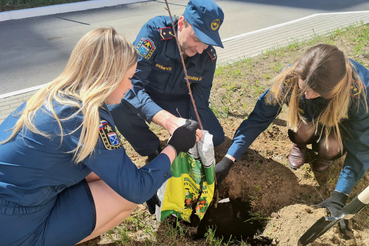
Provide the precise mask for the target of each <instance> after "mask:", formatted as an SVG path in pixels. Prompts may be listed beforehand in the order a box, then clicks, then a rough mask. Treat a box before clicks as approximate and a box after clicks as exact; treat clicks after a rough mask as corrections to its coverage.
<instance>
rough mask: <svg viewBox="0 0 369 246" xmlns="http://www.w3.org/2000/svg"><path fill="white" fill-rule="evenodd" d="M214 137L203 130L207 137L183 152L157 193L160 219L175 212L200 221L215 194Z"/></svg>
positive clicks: (157, 214)
mask: <svg viewBox="0 0 369 246" xmlns="http://www.w3.org/2000/svg"><path fill="white" fill-rule="evenodd" d="M212 138H213V136H212V135H211V134H210V133H208V132H207V131H203V137H202V139H201V140H200V141H198V142H197V143H196V145H195V146H194V147H193V148H192V149H190V150H189V153H183V152H181V153H180V154H179V155H178V156H177V158H176V159H175V160H174V161H173V163H172V167H171V173H172V175H173V177H171V178H170V179H168V180H167V181H166V182H165V183H164V184H163V185H162V187H161V188H160V189H159V190H158V192H157V194H158V197H159V199H160V201H161V206H160V207H159V206H157V207H156V211H155V214H156V218H157V220H158V221H162V220H164V219H165V218H166V217H168V216H169V215H171V214H173V215H175V216H177V217H178V218H179V219H183V220H185V221H187V222H190V223H194V221H200V220H201V219H202V218H203V217H204V214H205V212H206V210H207V209H208V207H209V204H210V202H211V201H212V199H213V195H214V187H215V184H214V165H215V158H214V146H213V140H212Z"/></svg>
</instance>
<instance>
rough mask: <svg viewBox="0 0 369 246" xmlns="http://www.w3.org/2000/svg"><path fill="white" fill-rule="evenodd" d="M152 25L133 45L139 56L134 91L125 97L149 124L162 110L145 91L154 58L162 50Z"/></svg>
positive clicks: (143, 31)
mask: <svg viewBox="0 0 369 246" xmlns="http://www.w3.org/2000/svg"><path fill="white" fill-rule="evenodd" d="M150 23H151V22H150V21H149V22H148V23H146V24H145V25H144V26H143V27H142V28H141V31H140V32H139V34H138V35H137V38H136V40H135V41H134V43H133V44H134V45H135V47H136V50H137V53H138V55H139V56H138V61H137V69H136V73H135V75H134V77H133V78H132V89H130V90H129V91H128V92H127V93H126V95H125V97H124V100H126V101H128V102H129V103H130V104H131V105H132V106H134V107H135V108H136V109H137V110H138V112H139V113H140V114H141V116H143V117H145V120H146V121H148V122H151V120H152V117H154V115H155V114H156V113H157V112H159V111H160V110H162V108H161V107H159V106H158V105H157V104H156V103H155V102H154V101H153V100H152V99H151V97H150V96H149V95H148V94H147V93H146V91H145V86H146V85H147V84H148V76H149V74H150V72H151V70H152V68H153V64H154V63H153V60H154V57H155V56H156V54H157V53H159V52H160V50H161V47H160V37H159V32H158V31H157V29H156V27H155V26H154V24H150Z"/></svg>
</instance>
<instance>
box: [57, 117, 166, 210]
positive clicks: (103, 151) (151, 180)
mask: <svg viewBox="0 0 369 246" xmlns="http://www.w3.org/2000/svg"><path fill="white" fill-rule="evenodd" d="M100 115H105V117H103V118H102V120H101V122H100V123H101V124H100V127H99V129H96V130H98V131H99V138H98V142H97V144H96V147H95V150H94V152H93V153H91V154H90V156H88V157H87V158H86V159H85V160H84V161H83V164H85V165H86V166H87V167H88V168H89V169H91V171H92V172H94V173H96V175H98V176H99V177H100V178H101V179H102V180H103V181H104V182H105V183H107V184H108V185H109V186H110V187H111V188H112V189H113V190H114V191H115V192H117V193H118V194H119V195H121V196H122V197H124V198H125V199H127V200H128V201H131V202H133V203H136V204H140V203H143V202H145V201H147V200H148V199H150V198H151V197H152V196H153V195H154V194H155V192H156V191H157V190H158V189H159V188H160V187H161V185H162V184H163V183H164V182H165V181H166V180H167V179H168V178H170V177H171V173H170V167H171V163H170V159H169V157H168V156H167V155H165V154H160V155H159V156H158V157H157V158H155V159H154V160H153V161H152V162H150V163H148V164H147V165H145V166H144V167H141V168H137V166H136V165H135V164H134V163H133V162H132V161H131V159H130V158H129V157H128V156H127V154H126V152H125V150H124V147H123V145H122V142H121V140H119V134H118V133H117V132H116V131H115V130H114V129H115V126H114V122H113V120H112V118H111V116H110V115H109V113H107V112H100ZM105 119H107V120H105ZM102 122H104V123H102ZM102 127H106V129H109V130H108V131H106V132H105V133H106V134H105V135H102V134H101V131H102ZM79 135H80V134H79V133H77V132H76V133H74V134H73V135H72V136H70V137H68V138H67V139H65V141H63V145H67V146H71V147H70V149H73V148H75V146H77V143H78V140H79Z"/></svg>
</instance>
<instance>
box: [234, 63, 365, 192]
mask: <svg viewBox="0 0 369 246" xmlns="http://www.w3.org/2000/svg"><path fill="white" fill-rule="evenodd" d="M351 63H352V64H353V65H354V67H355V69H356V72H357V73H358V74H359V76H360V78H361V80H362V81H363V83H364V85H365V87H366V88H367V89H368V87H369V71H368V70H367V69H366V68H365V67H364V66H362V65H361V64H359V63H357V62H355V61H352V60H351ZM268 92H269V90H267V91H266V92H264V93H263V94H262V95H261V96H260V98H259V99H258V101H257V103H256V105H255V108H254V110H253V111H252V113H251V114H250V116H249V117H248V119H246V120H244V121H243V122H242V124H241V125H240V126H239V128H238V129H237V131H236V133H235V135H234V138H233V142H232V145H231V147H230V148H229V149H228V152H227V154H229V155H231V156H233V157H234V158H236V160H238V159H239V158H240V157H241V155H242V154H243V153H244V152H245V151H246V150H247V149H248V147H249V146H250V145H251V144H252V142H253V141H254V140H255V139H256V138H257V137H258V136H259V135H260V133H261V132H263V131H264V130H265V129H266V128H267V127H268V126H269V125H270V124H271V123H272V122H273V120H274V119H275V118H276V117H277V115H278V114H279V112H280V111H281V107H280V106H279V105H278V104H277V105H271V104H266V102H265V100H266V95H267V93H268ZM355 93H357V92H355V91H353V92H352V93H351V94H352V95H353V97H352V102H353V101H354V100H357V99H356V98H355V97H354V94H355ZM367 100H368V101H367V102H368V103H369V98H368V94H367ZM326 105H327V100H325V99H324V98H315V99H309V100H308V99H306V98H304V97H303V98H301V102H300V106H299V107H300V109H301V110H302V112H303V115H304V116H305V117H307V119H308V120H310V121H311V120H312V119H313V118H314V116H317V115H318V114H319V112H321V110H322V109H323V108H324V107H325V106H326ZM355 105H356V103H351V106H350V109H349V115H348V119H346V120H344V121H343V122H342V125H343V126H344V128H346V130H347V132H346V133H345V136H346V138H344V139H343V145H344V148H345V150H346V151H347V156H346V159H345V163H344V168H343V169H342V171H341V174H340V177H339V180H338V182H337V186H336V190H338V191H339V192H343V193H345V194H349V193H350V192H351V190H352V188H353V187H354V186H355V184H356V183H357V182H358V181H359V180H360V179H361V178H362V177H363V175H364V174H365V172H366V171H367V170H368V168H369V113H368V112H366V111H365V107H359V111H358V110H357V108H356V107H355Z"/></svg>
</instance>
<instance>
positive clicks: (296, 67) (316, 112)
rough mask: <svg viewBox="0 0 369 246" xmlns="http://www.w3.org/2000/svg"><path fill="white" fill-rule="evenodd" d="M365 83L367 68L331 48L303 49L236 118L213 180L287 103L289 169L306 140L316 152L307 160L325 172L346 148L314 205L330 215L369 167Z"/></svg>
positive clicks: (299, 156) (223, 173)
mask: <svg viewBox="0 0 369 246" xmlns="http://www.w3.org/2000/svg"><path fill="white" fill-rule="evenodd" d="M368 86H369V71H368V70H367V69H366V68H365V67H363V66H362V65H360V64H359V63H357V62H355V61H353V60H349V59H348V58H346V57H345V56H344V54H343V52H342V51H341V50H339V49H338V48H337V47H335V46H332V45H327V44H320V45H316V46H314V47H312V48H310V49H308V50H307V51H306V52H305V54H304V55H303V56H302V57H301V59H299V60H297V61H296V62H295V63H294V64H292V65H291V66H289V67H287V68H285V69H284V70H283V71H282V72H281V74H279V75H278V76H277V77H276V78H275V79H274V84H273V86H272V87H271V88H270V89H269V90H267V91H266V92H265V93H264V94H263V95H262V96H261V97H260V98H259V100H258V102H257V103H256V106H255V108H254V110H253V112H252V113H251V114H250V116H249V117H248V119H246V120H244V121H243V122H242V124H241V125H240V127H239V128H238V130H237V131H236V133H235V136H234V138H233V142H232V145H231V147H230V148H229V149H228V152H227V155H226V156H225V157H224V158H223V159H222V160H221V161H220V162H219V163H218V164H217V165H216V167H215V170H216V173H217V177H218V180H219V181H220V182H221V181H222V180H223V179H224V178H225V177H226V176H227V174H228V172H229V169H230V168H231V166H232V165H233V162H234V161H235V160H237V159H239V158H240V157H241V155H242V154H243V153H244V152H245V151H246V150H247V148H248V147H249V146H250V144H251V143H252V142H253V141H254V140H255V138H256V137H257V136H259V134H260V133H261V132H262V131H264V130H265V129H266V128H267V127H268V126H269V124H271V123H272V121H273V120H274V119H275V118H276V117H277V115H278V114H279V112H280V111H281V108H282V106H283V105H284V104H287V105H288V108H289V109H288V113H287V123H288V127H289V128H290V129H291V130H289V132H288V133H289V134H288V135H289V137H290V139H291V141H292V142H293V143H294V145H293V147H292V150H291V153H290V155H289V157H288V163H289V166H290V167H291V168H292V169H297V168H299V167H301V166H302V165H303V163H304V162H305V160H304V158H305V152H306V151H307V149H306V145H307V144H312V146H313V149H314V150H315V151H316V152H317V153H318V154H317V155H316V158H315V159H314V160H313V161H312V162H311V165H312V169H313V170H314V171H317V172H324V171H326V170H327V169H328V167H329V166H330V165H331V164H332V161H333V160H334V159H336V158H338V157H340V156H342V154H343V153H344V151H347V156H346V159H345V163H344V168H343V170H342V171H341V174H340V177H339V179H338V182H337V185H336V189H335V191H334V192H333V194H332V196H331V197H330V198H328V199H327V200H326V201H325V202H323V203H321V204H320V205H321V206H323V207H326V208H329V209H330V210H331V212H332V211H333V212H332V213H333V214H334V215H336V214H335V212H336V211H339V210H340V208H342V207H343V206H344V204H345V203H346V200H347V197H348V194H349V193H350V192H351V190H352V189H353V187H354V186H355V184H356V183H357V182H358V181H359V180H360V179H361V178H362V177H363V175H364V174H365V172H366V171H367V169H368V167H369V113H368V104H367V103H368V100H367V87H368ZM219 181H218V182H219Z"/></svg>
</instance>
